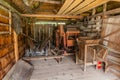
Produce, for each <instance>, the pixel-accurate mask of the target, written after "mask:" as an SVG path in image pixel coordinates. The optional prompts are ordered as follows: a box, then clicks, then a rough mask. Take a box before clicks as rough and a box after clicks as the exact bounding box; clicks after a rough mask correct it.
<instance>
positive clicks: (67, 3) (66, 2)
mask: <svg viewBox="0 0 120 80" xmlns="http://www.w3.org/2000/svg"><path fill="white" fill-rule="evenodd" d="M73 1H74V0H65V2H64V4H63V5H62V7H61V8H60V10H59V11H58V13H57V14H62V13H63V12H64V11H65V10H66V9H67V8H68V7H69V6H70V5H71V4H72V2H73Z"/></svg>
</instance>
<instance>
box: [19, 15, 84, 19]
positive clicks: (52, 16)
mask: <svg viewBox="0 0 120 80" xmlns="http://www.w3.org/2000/svg"><path fill="white" fill-rule="evenodd" d="M21 16H23V17H36V18H37V17H38V18H68V19H69V18H70V19H82V18H83V16H68V15H40V14H21Z"/></svg>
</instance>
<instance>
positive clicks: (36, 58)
mask: <svg viewBox="0 0 120 80" xmlns="http://www.w3.org/2000/svg"><path fill="white" fill-rule="evenodd" d="M63 57H64V56H62V55H59V56H56V55H53V56H37V57H23V59H24V60H43V59H54V58H63Z"/></svg>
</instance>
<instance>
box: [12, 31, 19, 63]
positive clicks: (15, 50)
mask: <svg viewBox="0 0 120 80" xmlns="http://www.w3.org/2000/svg"><path fill="white" fill-rule="evenodd" d="M13 34H14V53H15V61H16V62H17V61H18V59H19V51H18V35H17V33H16V32H15V31H13Z"/></svg>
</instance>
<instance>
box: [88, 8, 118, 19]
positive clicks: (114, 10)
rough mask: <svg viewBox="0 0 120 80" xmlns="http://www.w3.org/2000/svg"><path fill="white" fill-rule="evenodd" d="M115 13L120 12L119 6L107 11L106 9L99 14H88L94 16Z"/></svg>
mask: <svg viewBox="0 0 120 80" xmlns="http://www.w3.org/2000/svg"><path fill="white" fill-rule="evenodd" d="M117 13H120V8H117V9H113V10H109V11H106V12H102V13H99V14H96V15H93V16H90V18H92V17H96V16H101V15H103V14H105V15H110V14H117Z"/></svg>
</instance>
